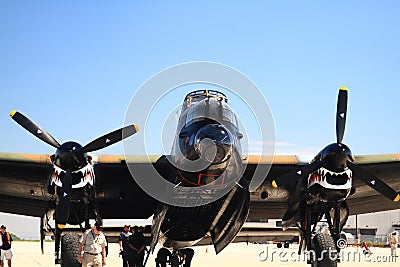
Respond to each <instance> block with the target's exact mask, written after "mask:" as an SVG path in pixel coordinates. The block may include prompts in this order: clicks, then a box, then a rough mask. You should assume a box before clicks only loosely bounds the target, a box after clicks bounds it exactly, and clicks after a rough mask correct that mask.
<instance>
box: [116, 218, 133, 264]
mask: <svg viewBox="0 0 400 267" xmlns="http://www.w3.org/2000/svg"><path fill="white" fill-rule="evenodd" d="M130 228H131V226H130V225H129V224H125V226H124V230H123V231H122V232H121V234H120V235H119V238H118V243H119V249H120V253H119V254H120V255H121V256H122V265H123V267H128V259H127V256H126V249H127V247H128V240H129V236H130V235H132V233H131V232H130V231H129V230H130Z"/></svg>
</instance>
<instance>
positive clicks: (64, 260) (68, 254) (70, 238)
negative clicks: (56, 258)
mask: <svg viewBox="0 0 400 267" xmlns="http://www.w3.org/2000/svg"><path fill="white" fill-rule="evenodd" d="M78 246H79V236H78V235H77V234H73V233H66V234H65V235H64V236H63V237H62V238H61V267H80V266H81V264H80V263H79V262H78Z"/></svg>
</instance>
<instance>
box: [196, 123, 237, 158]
mask: <svg viewBox="0 0 400 267" xmlns="http://www.w3.org/2000/svg"><path fill="white" fill-rule="evenodd" d="M232 140H233V139H232V137H231V134H230V132H229V131H228V129H226V128H225V127H224V126H222V125H219V124H211V125H206V126H204V127H202V128H200V129H199V131H198V132H197V134H196V136H195V145H194V146H195V150H196V153H197V155H198V156H199V157H200V158H203V159H204V160H206V161H208V162H210V163H214V164H217V163H221V162H224V161H225V160H227V159H228V158H229V157H230V154H231V151H232V146H233V143H232Z"/></svg>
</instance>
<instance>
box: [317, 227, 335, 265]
mask: <svg viewBox="0 0 400 267" xmlns="http://www.w3.org/2000/svg"><path fill="white" fill-rule="evenodd" d="M313 245H314V251H315V255H316V257H317V258H316V259H315V261H314V262H313V263H312V264H311V265H312V266H315V267H337V262H336V256H337V252H336V246H335V241H334V240H333V238H332V237H331V235H330V234H325V233H319V234H318V235H316V236H315V237H314V239H313ZM329 254H330V255H329Z"/></svg>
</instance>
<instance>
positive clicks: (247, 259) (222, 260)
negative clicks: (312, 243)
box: [5, 242, 400, 267]
mask: <svg viewBox="0 0 400 267" xmlns="http://www.w3.org/2000/svg"><path fill="white" fill-rule="evenodd" d="M12 250H13V254H14V258H13V260H12V266H13V267H19V266H24V267H26V266H29V267H34V266H55V265H54V255H53V251H54V243H53V242H46V243H45V253H44V254H42V253H41V251H40V243H39V242H13V246H12ZM194 250H195V256H194V259H193V261H192V266H193V267H202V266H216V267H217V266H218V267H221V266H229V267H234V266H292V267H297V266H304V267H305V266H309V265H307V264H306V261H305V259H304V258H302V257H300V258H298V256H297V245H291V246H290V248H288V249H284V248H281V249H278V248H277V247H276V245H272V244H269V245H265V244H263V245H261V244H249V245H246V244H244V243H240V244H230V245H229V246H228V247H227V248H226V249H225V250H223V251H222V252H221V253H220V254H218V255H215V252H214V249H213V247H212V246H201V247H194ZM371 251H372V252H373V254H372V255H370V256H369V257H368V258H365V256H364V254H363V253H362V250H361V249H358V250H357V249H356V248H351V247H349V248H346V249H345V250H344V251H343V260H342V263H340V264H338V266H339V267H342V266H343V267H349V266H352V267H354V266H365V267H377V266H379V267H385V266H399V263H400V257H398V258H395V257H390V248H371ZM118 253H119V246H118V244H110V250H109V255H108V257H107V265H106V266H108V267H121V266H122V261H121V258H120V257H119V256H118ZM398 253H400V249H399V250H398ZM154 258H155V253H154V254H153V255H150V257H149V260H148V262H147V265H146V266H155V260H154ZM5 266H7V264H6V263H5ZM57 266H60V265H57Z"/></svg>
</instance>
